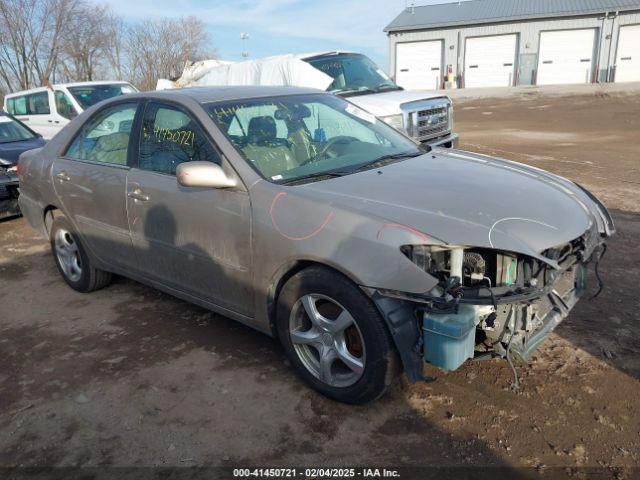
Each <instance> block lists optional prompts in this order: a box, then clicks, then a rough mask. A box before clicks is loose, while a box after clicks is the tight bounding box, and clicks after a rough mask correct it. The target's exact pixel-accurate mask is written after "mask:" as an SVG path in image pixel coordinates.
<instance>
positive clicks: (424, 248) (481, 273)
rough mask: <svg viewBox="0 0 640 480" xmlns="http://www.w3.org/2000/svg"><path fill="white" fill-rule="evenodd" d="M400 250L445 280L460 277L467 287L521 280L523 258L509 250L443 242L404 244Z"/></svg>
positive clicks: (503, 284) (513, 283) (429, 272)
mask: <svg viewBox="0 0 640 480" xmlns="http://www.w3.org/2000/svg"><path fill="white" fill-rule="evenodd" d="M400 250H401V252H402V253H403V254H404V255H405V256H406V257H407V258H408V259H409V260H411V261H412V262H413V263H414V264H415V265H416V266H418V267H419V268H420V269H422V270H424V271H425V272H427V273H428V274H430V275H433V276H434V277H436V278H438V279H439V280H440V281H441V282H442V283H443V284H446V283H447V282H448V281H449V279H450V278H451V277H458V278H459V279H460V284H461V285H463V286H465V287H480V286H487V287H496V286H511V285H515V284H516V283H517V282H518V272H519V269H518V267H519V259H518V257H516V256H515V255H513V254H511V253H508V252H499V251H496V250H490V249H484V248H465V247H456V246H453V247H450V246H447V247H443V246H439V245H403V246H402V247H400Z"/></svg>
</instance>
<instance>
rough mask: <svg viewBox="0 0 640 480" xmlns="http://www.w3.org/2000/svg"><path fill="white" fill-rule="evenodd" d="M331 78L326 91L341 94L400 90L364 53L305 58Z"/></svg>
mask: <svg viewBox="0 0 640 480" xmlns="http://www.w3.org/2000/svg"><path fill="white" fill-rule="evenodd" d="M305 61H306V62H308V63H310V64H311V65H313V66H314V67H315V68H317V69H318V70H320V71H321V72H323V73H326V74H327V75H329V76H330V77H331V78H333V83H332V84H331V85H329V88H327V91H328V92H330V93H338V94H342V95H357V94H365V93H372V92H375V93H378V92H381V91H388V90H389V91H390V90H402V88H400V87H399V86H398V85H396V84H395V83H393V81H392V80H391V79H390V78H389V77H388V76H387V74H386V73H384V71H382V69H381V68H380V67H378V65H376V64H375V63H373V61H371V60H370V59H369V58H368V57H365V56H364V55H360V54H356V53H350V54H339V55H327V56H320V57H315V58H311V59H308V60H305Z"/></svg>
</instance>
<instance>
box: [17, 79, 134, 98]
mask: <svg viewBox="0 0 640 480" xmlns="http://www.w3.org/2000/svg"><path fill="white" fill-rule="evenodd" d="M113 84H118V85H130V83H129V82H125V81H124V80H103V81H92V82H72V83H54V84H52V85H51V86H52V87H53V88H56V87H86V86H90V85H113ZM46 90H50V88H49V87H48V86H46V85H45V86H42V87H36V88H30V89H29V90H20V91H18V92H13V93H7V94H6V95H5V98H6V97H9V98H10V97H14V96H20V95H28V94H30V93H38V92H44V91H46Z"/></svg>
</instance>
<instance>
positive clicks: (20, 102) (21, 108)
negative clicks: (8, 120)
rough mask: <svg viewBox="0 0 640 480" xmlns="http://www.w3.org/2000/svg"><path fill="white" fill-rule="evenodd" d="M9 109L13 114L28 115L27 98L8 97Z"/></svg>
mask: <svg viewBox="0 0 640 480" xmlns="http://www.w3.org/2000/svg"><path fill="white" fill-rule="evenodd" d="M7 111H8V112H9V113H10V114H12V115H27V98H26V97H13V98H10V99H8V100H7Z"/></svg>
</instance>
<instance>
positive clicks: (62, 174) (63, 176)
mask: <svg viewBox="0 0 640 480" xmlns="http://www.w3.org/2000/svg"><path fill="white" fill-rule="evenodd" d="M56 177H57V178H59V179H60V180H61V181H63V182H68V181H69V180H71V177H70V176H69V175H67V172H65V171H64V170H62V171H61V172H60V173H56Z"/></svg>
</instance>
